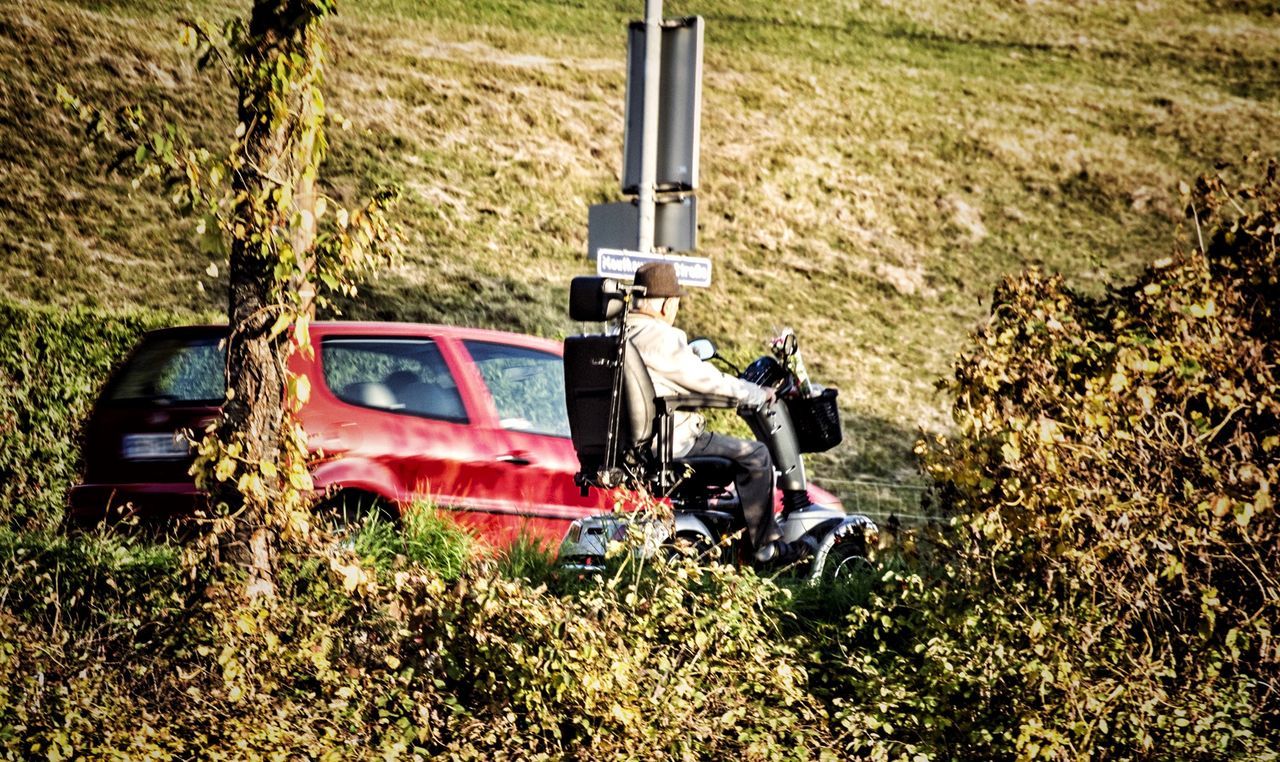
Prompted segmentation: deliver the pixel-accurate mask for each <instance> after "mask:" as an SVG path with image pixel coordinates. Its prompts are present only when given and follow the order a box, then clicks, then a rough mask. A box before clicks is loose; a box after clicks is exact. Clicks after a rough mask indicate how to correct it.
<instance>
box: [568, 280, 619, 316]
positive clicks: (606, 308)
mask: <svg viewBox="0 0 1280 762" xmlns="http://www.w3.org/2000/svg"><path fill="white" fill-rule="evenodd" d="M624 304H625V294H624V292H623V290H622V288H621V287H620V286H619V284H618V281H616V280H614V279H613V278H601V277H599V276H595V275H580V276H578V277H577V278H574V279H573V280H572V281H570V282H569V317H570V318H572V319H573V320H579V321H582V322H597V323H600V322H604V321H606V320H612V319H614V318H616V317H618V316H619V315H621V314H622V309H623V306H624Z"/></svg>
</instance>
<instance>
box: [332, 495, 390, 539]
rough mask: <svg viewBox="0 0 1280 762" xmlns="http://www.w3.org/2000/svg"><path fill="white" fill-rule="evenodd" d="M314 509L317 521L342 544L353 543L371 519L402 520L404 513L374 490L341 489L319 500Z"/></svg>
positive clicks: (382, 520) (384, 520) (372, 520)
mask: <svg viewBox="0 0 1280 762" xmlns="http://www.w3.org/2000/svg"><path fill="white" fill-rule="evenodd" d="M312 513H313V514H314V515H315V517H316V519H317V523H318V524H319V525H320V526H321V527H323V528H324V529H325V530H326V531H327V532H328V533H330V534H332V535H333V536H334V539H335V540H336V541H337V543H338V544H339V545H340V546H342V547H348V548H349V547H351V542H352V538H353V537H354V536H355V535H356V534H357V533H359V532H360V530H361V529H363V528H364V527H365V526H366V525H367V524H369V523H370V522H374V521H378V522H385V523H387V524H390V525H392V526H395V525H398V524H399V523H400V513H399V511H397V510H396V509H395V507H394V506H393V505H392V504H391V503H389V502H388V501H387V500H386V499H384V498H383V497H381V496H379V495H375V494H373V493H370V492H361V491H358V490H341V491H339V492H335V493H334V494H332V495H329V496H327V497H325V498H323V499H322V500H320V502H318V503H316V506H315V508H314V509H313V510H312Z"/></svg>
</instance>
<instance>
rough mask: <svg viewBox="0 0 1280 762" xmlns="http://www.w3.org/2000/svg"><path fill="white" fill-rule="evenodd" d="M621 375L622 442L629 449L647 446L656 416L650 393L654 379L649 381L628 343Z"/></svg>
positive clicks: (628, 342) (656, 411) (645, 370)
mask: <svg viewBox="0 0 1280 762" xmlns="http://www.w3.org/2000/svg"><path fill="white" fill-rule="evenodd" d="M623 369H624V370H625V371H626V372H625V373H623V375H622V400H623V403H624V407H623V408H622V430H623V432H624V437H623V441H624V442H625V443H626V446H627V447H628V448H631V447H636V446H637V445H645V446H648V445H649V443H650V441H651V440H652V439H653V435H654V433H655V432H654V430H653V419H654V416H656V415H657V414H658V408H657V406H656V405H655V404H654V401H653V400H654V397H655V396H656V395H655V393H654V390H653V379H652V378H650V377H649V369H648V368H646V367H645V365H644V360H643V359H641V357H640V352H638V351H637V350H636V348H635V347H634V346H633V345H632V344H631V342H630V341H627V355H626V358H625V360H624V362H623Z"/></svg>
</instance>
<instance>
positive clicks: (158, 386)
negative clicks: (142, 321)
mask: <svg viewBox="0 0 1280 762" xmlns="http://www.w3.org/2000/svg"><path fill="white" fill-rule="evenodd" d="M221 340H222V339H221V337H218V336H205V337H172V336H166V337H157V338H152V339H150V340H148V341H146V342H145V343H144V344H143V345H142V346H140V347H139V348H138V351H137V352H135V353H134V354H133V357H132V358H131V359H130V360H129V364H128V365H126V366H125V367H124V368H122V369H121V370H120V373H119V374H118V375H117V376H116V379H115V381H114V382H113V383H112V385H111V388H110V389H109V390H107V393H106V395H105V396H106V398H107V399H108V400H111V401H113V402H145V401H163V402H179V403H202V404H214V405H216V404H219V403H221V402H222V400H223V398H224V397H225V395H226V370H225V367H226V366H225V363H226V360H225V354H224V352H223V350H222V348H221V347H220V346H219V343H220V342H221Z"/></svg>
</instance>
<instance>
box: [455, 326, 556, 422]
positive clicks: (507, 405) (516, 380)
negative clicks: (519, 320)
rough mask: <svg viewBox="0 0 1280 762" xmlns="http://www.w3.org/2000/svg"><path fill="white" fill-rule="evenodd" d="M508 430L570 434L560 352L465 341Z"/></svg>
mask: <svg viewBox="0 0 1280 762" xmlns="http://www.w3.org/2000/svg"><path fill="white" fill-rule="evenodd" d="M465 344H466V347H467V351H468V352H470V353H471V359H472V360H473V361H475V364H476V367H477V368H479V369H480V375H481V376H483V377H484V382H485V384H486V385H487V386H488V387H489V393H490V394H491V395H492V396H493V402H494V404H495V405H496V406H497V408H498V419H499V421H500V423H501V425H502V427H503V428H504V429H511V430H513V431H527V432H531V433H534V434H551V435H553V436H558V437H567V436H569V414H568V412H567V411H566V409H565V404H564V362H563V361H562V360H561V359H560V356H559V355H556V354H553V353H551V352H540V351H538V350H536V349H525V348H523V347H513V346H511V345H509V344H496V343H492V342H487V341H468V342H465Z"/></svg>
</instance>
